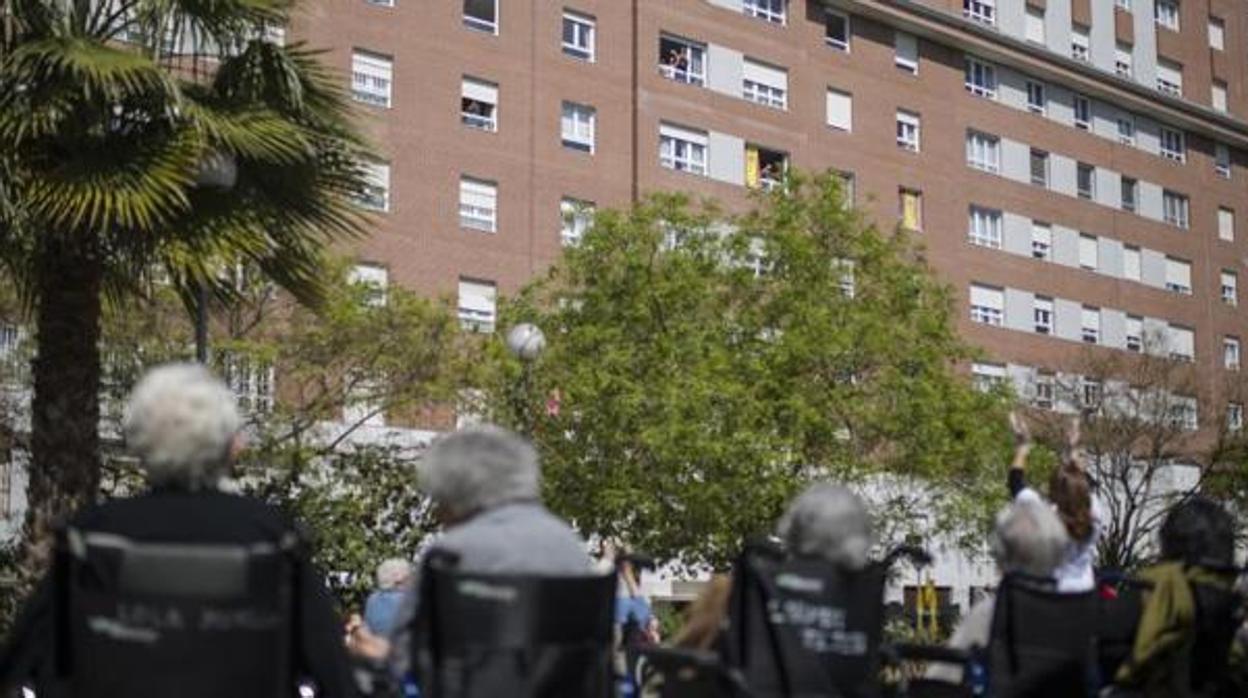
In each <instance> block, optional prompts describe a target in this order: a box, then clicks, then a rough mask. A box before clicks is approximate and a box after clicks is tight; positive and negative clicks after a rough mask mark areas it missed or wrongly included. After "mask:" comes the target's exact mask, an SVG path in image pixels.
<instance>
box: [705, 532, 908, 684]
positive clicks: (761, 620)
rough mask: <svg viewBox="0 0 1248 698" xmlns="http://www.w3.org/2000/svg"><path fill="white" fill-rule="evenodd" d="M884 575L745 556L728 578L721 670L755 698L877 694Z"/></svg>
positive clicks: (752, 552)
mask: <svg viewBox="0 0 1248 698" xmlns="http://www.w3.org/2000/svg"><path fill="white" fill-rule="evenodd" d="M885 572H886V568H885V567H884V565H882V564H872V565H870V566H868V567H866V568H865V569H862V570H854V571H851V570H846V569H842V568H839V567H837V566H835V565H833V564H831V563H829V562H827V561H824V560H820V559H813V558H801V557H786V556H783V555H779V554H775V553H774V552H773V551H769V550H765V549H760V548H757V547H756V548H750V549H747V550H746V552H745V553H744V554H743V555H742V557H741V559H740V560H739V561H738V564H737V566H736V569H735V571H734V576H733V590H732V599H731V601H730V604H729V621H728V625H729V629H728V634H727V637H726V642H725V663H726V664H727V665H728V666H729V667H732V668H735V669H737V670H739V671H740V673H741V675H742V676H743V677H744V679H745V682H746V684H747V685H748V686H749V688H750V692H751V694H752V695H754V696H756V697H757V698H771V697H773V696H774V697H777V698H780V697H783V698H796V697H798V696H824V697H826V696H836V697H843V698H860V697H862V696H874V695H876V694H877V693H878V690H879V687H878V676H879V668H880V640H881V633H882V626H883V619H884V582H885Z"/></svg>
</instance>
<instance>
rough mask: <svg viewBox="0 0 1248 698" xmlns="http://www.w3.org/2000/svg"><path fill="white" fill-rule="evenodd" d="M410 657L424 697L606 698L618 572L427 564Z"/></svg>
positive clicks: (609, 693)
mask: <svg viewBox="0 0 1248 698" xmlns="http://www.w3.org/2000/svg"><path fill="white" fill-rule="evenodd" d="M422 575H423V576H422V578H421V592H420V593H421V597H420V608H419V611H418V613H417V617H416V626H415V628H414V632H413V633H412V635H413V647H412V652H413V655H412V656H413V657H414V658H415V662H416V667H417V673H418V675H419V678H420V682H421V690H422V691H423V695H425V696H429V698H485V697H487V696H489V697H491V698H493V697H495V696H509V697H511V698H609V696H612V695H613V693H612V692H613V690H614V686H613V680H614V679H613V672H612V649H613V628H612V623H613V614H614V600H615V590H616V578H615V575H612V574H608V575H593V576H589V575H586V576H576V577H536V576H511V575H485V574H471V573H466V572H459V571H456V570H454V569H453V568H450V567H448V566H445V565H442V564H427V565H426V566H425V567H424V570H423V572H422Z"/></svg>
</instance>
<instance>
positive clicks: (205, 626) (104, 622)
mask: <svg viewBox="0 0 1248 698" xmlns="http://www.w3.org/2000/svg"><path fill="white" fill-rule="evenodd" d="M281 622H282V619H281V617H280V616H278V615H277V614H274V613H270V612H267V611H261V610H257V609H251V608H213V607H211V606H202V607H199V608H193V609H186V608H180V607H177V606H166V605H161V604H150V603H123V604H118V605H117V607H116V613H115V614H113V615H111V616H109V615H91V616H88V617H87V628H89V629H90V630H91V632H93V633H96V634H97V635H106V636H108V637H110V638H112V639H114V640H118V641H122V642H138V643H153V642H156V641H158V640H159V639H160V636H161V634H162V633H165V632H201V633H212V632H239V631H243V632H264V631H267V630H273V629H275V628H277V627H279V626H280V625H281Z"/></svg>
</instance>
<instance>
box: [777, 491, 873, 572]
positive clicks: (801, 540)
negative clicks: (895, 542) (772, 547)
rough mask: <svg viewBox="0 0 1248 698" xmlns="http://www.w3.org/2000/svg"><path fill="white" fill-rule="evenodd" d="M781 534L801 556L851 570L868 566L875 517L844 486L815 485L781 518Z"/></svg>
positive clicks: (794, 502) (795, 501)
mask: <svg viewBox="0 0 1248 698" xmlns="http://www.w3.org/2000/svg"><path fill="white" fill-rule="evenodd" d="M777 533H779V535H780V538H781V539H783V540H784V542H785V544H786V545H788V547H789V549H790V550H791V551H793V552H794V553H797V554H798V555H810V556H816V557H821V558H824V559H825V560H828V561H830V562H832V563H833V564H835V565H837V566H838V567H843V568H846V569H851V570H860V569H862V568H864V567H866V566H867V563H868V562H869V557H868V556H869V554H870V551H871V542H872V537H871V517H870V515H869V514H868V513H867V507H866V505H865V504H863V502H862V500H861V499H859V497H858V495H856V494H854V493H853V492H850V491H849V490H848V489H846V488H844V487H841V486H840V485H834V484H832V483H830V482H820V483H816V484H814V485H811V486H810V487H808V488H807V489H806V491H805V492H802V493H801V494H800V495H798V497H797V499H794V500H793V503H792V504H790V505H789V509H788V511H786V512H784V516H782V517H780V522H779V524H778V525H777Z"/></svg>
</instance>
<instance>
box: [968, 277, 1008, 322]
mask: <svg viewBox="0 0 1248 698" xmlns="http://www.w3.org/2000/svg"><path fill="white" fill-rule="evenodd" d="M1004 320H1005V291H1003V290H1002V289H999V288H994V287H992V286H981V285H979V284H973V285H972V286H971V322H978V323H980V324H983V325H992V326H994V327H1000V326H1001V323H1002V322H1003V321H1004Z"/></svg>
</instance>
